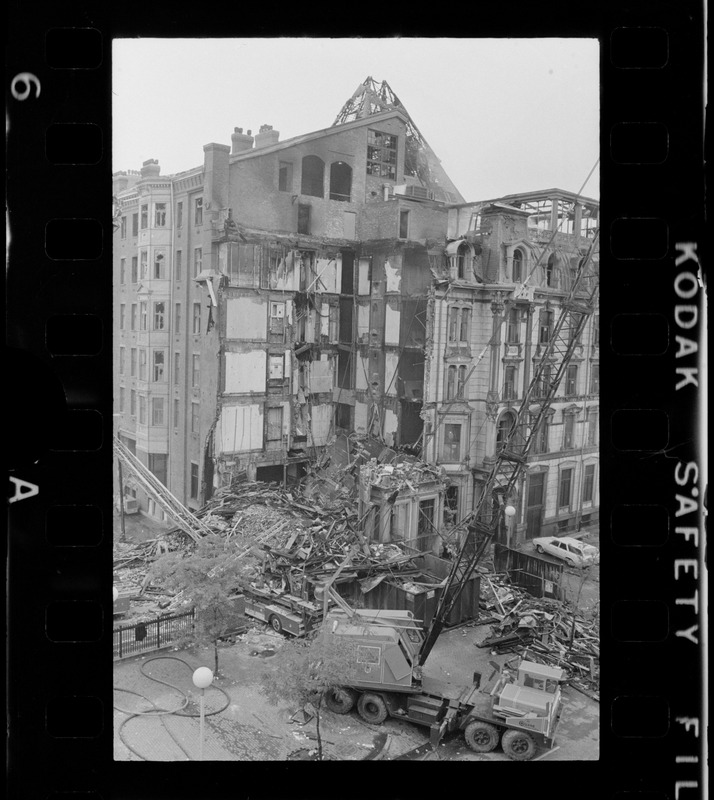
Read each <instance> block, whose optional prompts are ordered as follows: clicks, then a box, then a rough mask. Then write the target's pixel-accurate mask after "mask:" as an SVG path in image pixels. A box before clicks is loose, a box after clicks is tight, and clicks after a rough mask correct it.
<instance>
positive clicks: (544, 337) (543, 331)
mask: <svg viewBox="0 0 714 800" xmlns="http://www.w3.org/2000/svg"><path fill="white" fill-rule="evenodd" d="M552 331H553V312H552V311H548V310H547V309H545V308H544V309H543V310H542V311H541V312H540V331H539V334H538V342H539V343H540V344H548V342H549V341H550V337H551V333H552Z"/></svg>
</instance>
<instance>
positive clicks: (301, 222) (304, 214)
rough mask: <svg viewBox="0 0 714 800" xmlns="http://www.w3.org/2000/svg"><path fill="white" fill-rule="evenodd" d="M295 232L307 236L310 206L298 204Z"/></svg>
mask: <svg viewBox="0 0 714 800" xmlns="http://www.w3.org/2000/svg"><path fill="white" fill-rule="evenodd" d="M297 215H298V218H297V232H298V233H303V234H305V235H309V233H310V206H308V205H306V204H305V203H298V211H297Z"/></svg>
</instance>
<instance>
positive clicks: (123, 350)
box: [119, 347, 126, 375]
mask: <svg viewBox="0 0 714 800" xmlns="http://www.w3.org/2000/svg"><path fill="white" fill-rule="evenodd" d="M125 357H126V347H120V348H119V374H120V375H123V374H124V359H125Z"/></svg>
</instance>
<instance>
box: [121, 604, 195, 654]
mask: <svg viewBox="0 0 714 800" xmlns="http://www.w3.org/2000/svg"><path fill="white" fill-rule="evenodd" d="M195 615H196V612H195V609H193V608H192V609H191V610H190V611H185V612H184V613H183V614H167V615H166V616H163V617H159V618H158V619H155V620H151V621H149V622H137V623H135V624H134V625H124V626H122V627H120V628H114V660H115V661H117V660H119V659H121V658H129V657H130V656H135V655H138V654H139V653H145V652H149V651H151V650H159V649H160V648H162V647H167V646H168V645H170V644H171V643H172V642H175V641H177V640H178V639H180V638H181V637H182V636H184V635H185V634H186V633H188V632H189V631H190V630H191V629H192V628H193V625H194V622H195Z"/></svg>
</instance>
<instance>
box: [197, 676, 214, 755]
mask: <svg viewBox="0 0 714 800" xmlns="http://www.w3.org/2000/svg"><path fill="white" fill-rule="evenodd" d="M212 683H213V673H212V672H211V670H210V669H208V667H199V668H198V669H197V670H196V671H195V672H194V673H193V685H194V686H195V687H196V688H197V689H200V690H201V724H200V734H199V736H200V744H199V754H198V760H199V761H203V718H204V707H203V696H204V693H205V691H206V689H207V688H208V687H209V686H210V685H211V684H212Z"/></svg>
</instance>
